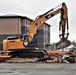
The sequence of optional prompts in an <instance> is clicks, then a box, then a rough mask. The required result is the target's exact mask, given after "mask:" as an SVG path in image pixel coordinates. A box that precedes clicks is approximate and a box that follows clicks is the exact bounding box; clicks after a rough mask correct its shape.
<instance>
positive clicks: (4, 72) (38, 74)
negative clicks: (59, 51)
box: [0, 63, 76, 75]
mask: <svg viewBox="0 0 76 75" xmlns="http://www.w3.org/2000/svg"><path fill="white" fill-rule="evenodd" d="M0 75H76V63H74V64H68V63H0Z"/></svg>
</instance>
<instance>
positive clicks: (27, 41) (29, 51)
mask: <svg viewBox="0 0 76 75" xmlns="http://www.w3.org/2000/svg"><path fill="white" fill-rule="evenodd" d="M59 6H61V7H60V8H58V7H59ZM59 6H57V7H55V8H53V9H51V10H49V11H48V12H46V13H44V14H42V15H39V16H37V17H36V19H35V20H34V21H33V22H32V23H31V25H30V28H29V34H28V35H24V36H23V38H19V37H8V38H7V39H5V40H4V41H3V50H5V51H10V52H9V55H12V57H28V58H33V57H37V58H42V57H44V56H45V55H46V54H47V51H46V50H40V49H37V48H36V46H35V44H34V36H35V34H36V31H37V29H38V28H39V27H40V26H41V25H42V24H43V23H44V22H45V21H47V20H49V19H50V18H52V17H54V16H56V15H57V14H59V13H60V22H59V32H60V34H59V37H60V40H61V42H58V43H57V44H56V46H57V47H58V48H62V47H61V46H59V45H60V44H61V43H64V44H65V41H67V39H68V35H69V32H68V29H69V27H68V14H67V6H66V4H65V3H62V4H61V5H59ZM57 8H58V9H57ZM66 26H67V33H65V30H66ZM65 34H66V37H65ZM65 39H66V40H65ZM67 42H68V41H67ZM69 45H70V41H69V43H67V44H65V47H66V46H69Z"/></svg>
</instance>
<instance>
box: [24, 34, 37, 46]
mask: <svg viewBox="0 0 76 75" xmlns="http://www.w3.org/2000/svg"><path fill="white" fill-rule="evenodd" d="M29 37H30V38H32V37H31V36H30V35H28V34H25V35H24V36H23V45H24V46H25V47H36V45H37V43H36V37H35V36H34V38H33V39H32V41H31V42H29V39H28V38H29Z"/></svg>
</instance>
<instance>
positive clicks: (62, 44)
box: [55, 39, 71, 49]
mask: <svg viewBox="0 0 76 75" xmlns="http://www.w3.org/2000/svg"><path fill="white" fill-rule="evenodd" d="M70 45H71V42H70V41H69V40H66V39H65V40H64V42H63V40H60V41H59V42H57V43H56V45H55V46H56V48H57V49H62V48H66V47H68V46H70Z"/></svg>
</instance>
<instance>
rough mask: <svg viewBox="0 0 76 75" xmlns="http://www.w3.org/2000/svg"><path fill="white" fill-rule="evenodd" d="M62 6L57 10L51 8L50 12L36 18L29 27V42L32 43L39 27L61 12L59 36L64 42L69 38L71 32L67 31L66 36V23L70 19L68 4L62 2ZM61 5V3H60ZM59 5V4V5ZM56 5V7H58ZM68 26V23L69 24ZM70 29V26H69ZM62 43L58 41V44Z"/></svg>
mask: <svg viewBox="0 0 76 75" xmlns="http://www.w3.org/2000/svg"><path fill="white" fill-rule="evenodd" d="M61 5H62V6H61V8H59V9H57V10H55V8H54V9H51V10H49V11H48V12H46V13H44V14H42V15H39V16H38V17H36V19H35V20H34V21H33V22H32V24H31V26H30V29H29V36H28V42H29V43H30V42H31V41H32V39H33V37H34V35H35V34H36V31H37V29H38V28H39V27H40V26H41V25H42V24H43V23H44V22H45V21H47V20H48V19H50V18H52V17H54V16H55V15H57V14H59V13H60V15H61V16H60V17H61V18H60V24H59V32H60V34H59V37H60V38H61V41H62V42H64V39H65V38H66V40H67V38H68V35H69V33H68V32H67V36H66V37H65V29H66V23H67V20H68V15H67V6H66V4H65V3H62V4H61ZM59 6H60V5H59ZM57 7H58V6H57ZM57 7H56V8H57ZM67 24H68V23H67ZM67 26H68V25H67ZM67 31H68V28H67ZM60 44H61V43H60V42H58V43H56V46H58V45H60Z"/></svg>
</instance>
